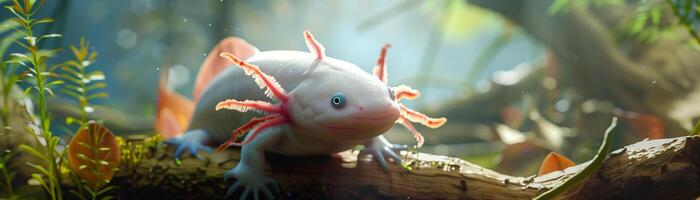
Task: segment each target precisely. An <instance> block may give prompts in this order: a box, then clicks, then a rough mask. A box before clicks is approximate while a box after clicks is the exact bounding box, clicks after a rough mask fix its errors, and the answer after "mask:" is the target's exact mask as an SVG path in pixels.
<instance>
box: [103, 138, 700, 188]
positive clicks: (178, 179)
mask: <svg viewBox="0 0 700 200" xmlns="http://www.w3.org/2000/svg"><path fill="white" fill-rule="evenodd" d="M172 150H173V149H172V148H171V147H154V148H151V149H147V151H146V152H145V153H146V155H147V158H145V159H143V160H142V161H141V162H140V163H138V164H137V165H135V166H132V167H130V168H123V169H122V170H121V171H120V172H119V173H118V174H117V175H116V176H115V178H114V179H113V180H112V182H111V184H112V185H116V186H118V187H119V191H117V194H119V196H121V197H123V198H125V199H134V198H138V199H145V198H147V197H157V198H178V199H182V198H223V197H224V195H225V194H226V189H227V188H228V186H230V185H231V184H232V180H229V182H224V179H223V174H224V173H225V172H226V170H228V169H231V168H232V167H233V166H235V164H236V163H237V161H238V158H239V154H238V153H239V152H238V149H235V148H232V149H230V150H226V151H225V152H220V153H214V154H211V155H204V154H201V155H200V156H202V159H201V160H200V159H197V158H191V157H188V158H184V159H183V160H182V161H181V163H180V164H179V165H178V164H177V163H176V162H175V161H174V160H173V157H172ZM699 151H700V137H697V136H696V137H679V138H670V139H659V140H648V141H641V142H638V143H635V144H632V145H629V146H626V147H624V148H622V149H618V150H616V151H614V152H612V153H611V154H610V156H609V157H608V158H607V159H606V161H605V163H604V165H603V166H602V167H601V168H600V169H599V171H598V172H597V173H596V174H594V175H592V176H589V177H588V179H587V180H585V181H584V182H583V183H581V184H580V185H578V186H577V187H575V188H574V189H572V190H569V191H568V192H567V193H565V194H564V195H563V198H565V199H611V198H625V199H690V198H696V197H698V196H700V178H699V177H700V171H699V170H698V167H699V164H700V152H699ZM401 153H402V155H403V157H404V160H405V161H406V163H407V164H408V166H410V167H411V168H412V169H411V170H407V169H406V168H404V167H402V166H398V165H391V166H390V168H389V172H384V171H382V169H381V168H380V167H379V166H378V165H377V164H376V163H375V162H373V161H372V160H371V157H369V156H366V157H365V156H363V157H360V158H359V159H356V156H357V152H356V151H347V152H343V153H340V154H338V155H337V156H315V157H286V156H280V155H273V154H267V158H268V161H269V163H270V164H269V166H268V167H267V173H268V175H269V176H271V177H274V178H275V179H276V180H278V181H279V184H280V189H281V192H278V193H277V194H276V195H277V197H278V198H283V199H285V198H286V199H308V198H311V197H313V198H314V199H531V198H533V197H535V196H536V195H538V194H540V193H542V192H544V191H546V190H549V189H551V188H553V187H556V186H557V185H558V184H560V183H561V182H563V181H564V180H566V179H567V178H569V177H571V176H573V175H574V174H576V173H577V172H579V171H580V170H581V169H583V168H584V167H585V165H586V164H587V163H584V164H580V165H577V166H575V167H571V168H568V169H566V170H564V171H557V172H553V173H549V174H545V175H543V176H539V177H537V176H531V177H513V176H508V175H503V174H500V173H497V172H494V171H491V170H489V169H485V168H482V167H479V166H477V165H474V164H471V163H469V162H466V161H464V160H461V159H458V158H452V157H447V156H439V155H431V154H426V153H415V152H405V151H404V152H401Z"/></svg>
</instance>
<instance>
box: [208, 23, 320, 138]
mask: <svg viewBox="0 0 700 200" xmlns="http://www.w3.org/2000/svg"><path fill="white" fill-rule="evenodd" d="M304 39H305V40H306V44H307V46H308V48H309V51H311V52H312V53H314V54H315V55H316V59H317V60H319V61H320V60H322V59H323V58H324V57H325V53H324V51H325V49H324V48H323V45H321V44H320V43H318V42H317V41H316V40H315V39H314V37H313V36H312V35H311V33H309V32H308V31H305V32H304ZM219 56H221V57H223V58H226V59H228V60H229V61H231V62H232V63H235V64H236V65H238V66H239V67H241V68H243V71H245V74H246V75H248V76H250V77H253V79H254V80H255V83H256V84H258V86H260V89H264V90H265V95H266V96H267V97H269V98H270V99H272V100H275V99H276V100H278V103H277V104H272V103H268V102H264V101H254V100H243V101H239V100H235V99H227V100H224V101H221V102H219V103H218V104H216V108H215V109H216V110H217V111H218V110H221V109H227V110H235V111H238V112H248V111H258V112H262V113H265V114H267V115H266V116H263V117H256V118H253V119H251V120H250V121H248V122H247V123H245V124H243V125H242V126H240V127H238V128H236V130H234V131H233V132H232V133H231V139H229V140H228V141H226V142H224V143H223V144H221V145H220V146H219V147H218V148H217V150H219V151H223V150H224V149H226V148H228V147H230V146H232V145H236V146H240V145H244V144H247V143H249V142H251V141H253V139H255V137H257V135H258V134H260V133H261V132H262V131H263V130H265V129H267V128H269V127H273V126H278V125H283V124H289V123H291V120H290V119H291V118H290V117H289V114H288V113H289V112H288V111H287V108H288V106H287V104H288V103H289V96H288V95H287V92H285V90H284V88H282V86H281V85H280V84H279V82H277V80H275V77H272V76H270V75H268V74H265V73H264V72H262V71H261V70H260V68H259V67H258V66H256V65H253V64H250V63H247V62H245V61H243V60H241V59H239V58H238V57H236V56H234V55H233V54H231V53H228V52H223V53H221V54H219ZM253 129H255V130H253ZM251 130H253V131H252V132H251V136H250V137H249V138H248V139H246V140H244V141H243V142H241V143H237V142H236V141H237V139H238V137H239V136H242V135H243V134H245V133H246V132H248V131H251Z"/></svg>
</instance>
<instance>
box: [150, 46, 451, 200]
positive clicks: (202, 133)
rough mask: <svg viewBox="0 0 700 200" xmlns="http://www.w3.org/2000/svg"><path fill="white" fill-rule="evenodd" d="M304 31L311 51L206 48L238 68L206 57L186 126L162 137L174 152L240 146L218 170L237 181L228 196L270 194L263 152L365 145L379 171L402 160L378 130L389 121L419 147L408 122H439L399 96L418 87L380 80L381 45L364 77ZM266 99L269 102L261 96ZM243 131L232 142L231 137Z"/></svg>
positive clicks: (409, 95) (328, 150) (326, 151)
mask: <svg viewBox="0 0 700 200" xmlns="http://www.w3.org/2000/svg"><path fill="white" fill-rule="evenodd" d="M304 37H305V39H306V43H307V46H308V47H309V51H310V52H300V51H264V52H260V51H258V50H257V49H255V47H252V46H251V45H249V44H247V43H245V42H244V41H242V40H240V39H237V40H233V41H231V40H229V43H230V44H220V45H219V46H222V45H223V46H226V45H228V46H233V48H232V49H233V50H234V51H237V52H233V54H231V53H229V52H225V50H224V48H218V49H217V48H215V49H214V50H213V51H212V53H214V54H217V53H219V54H220V56H221V57H218V59H221V58H225V59H227V60H228V61H230V62H231V63H229V64H235V65H236V66H238V67H225V66H221V65H222V63H221V61H205V65H204V66H203V69H200V76H199V77H198V80H197V85H196V86H195V95H194V99H195V101H196V106H195V108H194V112H193V114H192V116H191V120H190V122H189V126H188V129H187V130H188V131H187V132H186V133H185V134H183V135H180V136H177V137H173V138H170V139H169V140H168V142H169V143H172V144H175V145H176V146H177V150H176V152H175V156H176V157H177V158H179V157H180V156H181V154H182V153H183V152H185V151H186V150H187V151H189V152H190V153H191V154H193V155H196V152H197V151H198V150H200V149H203V150H207V151H211V147H208V146H206V145H205V143H207V142H214V143H217V144H221V145H220V146H219V149H225V148H227V147H229V146H231V145H237V146H242V149H241V160H240V162H239V163H238V164H237V165H236V166H235V167H234V168H233V169H231V170H229V171H228V172H227V173H226V174H225V178H227V179H228V178H230V177H233V178H236V180H237V181H236V182H235V184H234V185H233V186H231V187H230V188H229V190H228V193H227V195H230V194H232V193H234V192H235V191H236V190H237V189H239V188H245V190H244V192H243V196H242V199H243V198H246V197H247V196H248V195H254V196H255V197H256V199H257V197H258V195H259V194H258V193H262V194H263V195H265V197H267V198H269V199H272V198H273V196H272V194H271V192H270V191H269V190H268V189H267V187H266V185H267V184H270V183H272V182H274V180H273V179H272V178H269V177H265V175H264V166H265V156H264V151H269V152H273V153H277V154H282V155H289V156H302V155H322V154H332V153H338V152H342V151H346V150H348V149H352V148H354V147H355V146H357V145H365V148H364V150H363V151H362V152H361V154H371V155H373V157H374V158H375V160H376V161H377V162H378V163H379V164H380V165H381V166H382V167H383V168H384V169H385V170H386V168H387V164H386V160H387V159H389V160H393V161H394V162H396V163H401V162H402V161H401V158H400V157H399V156H398V155H397V154H396V153H395V152H394V150H393V147H394V146H393V145H392V144H390V143H389V142H388V141H387V140H386V139H385V138H384V137H383V136H382V134H383V133H384V132H386V131H387V130H389V129H390V128H392V127H393V125H394V123H399V124H402V125H404V126H405V127H406V128H408V129H409V131H411V132H412V133H413V134H414V136H415V137H416V140H417V141H418V146H420V145H422V143H423V137H422V136H421V135H420V133H419V132H418V131H416V129H415V128H414V127H413V125H412V124H411V122H419V123H421V124H423V125H426V126H428V127H432V128H436V127H439V126H441V125H442V124H443V123H445V121H446V119H445V118H430V117H427V116H425V115H423V114H421V113H419V112H416V111H414V110H411V109H409V108H407V107H406V106H404V105H403V104H401V103H400V102H399V100H401V99H403V98H407V99H413V98H416V97H418V95H419V93H418V91H416V90H413V89H411V88H410V87H407V86H403V85H402V86H399V87H389V86H388V85H387V74H386V64H385V56H386V51H387V48H389V46H388V45H385V46H384V47H383V48H382V50H381V53H380V57H379V59H378V61H377V65H376V66H375V68H374V75H370V74H368V73H366V72H364V71H363V70H361V69H360V68H359V67H358V66H356V65H354V64H352V63H349V62H346V61H342V60H338V59H334V58H330V57H327V56H325V52H324V51H325V50H324V48H323V46H322V45H321V44H320V43H318V42H317V41H316V40H315V39H314V37H313V36H312V35H311V34H310V33H309V32H304ZM217 51H219V52H217ZM239 57H240V58H239ZM212 59H214V58H212ZM242 59H245V61H244V60H242ZM206 63H209V64H206ZM202 74H205V75H202ZM206 74H208V75H206ZM248 76H250V77H248ZM202 77H204V78H210V77H213V78H211V79H204V78H202ZM251 77H252V78H253V80H251ZM285 88H288V89H291V90H289V91H287V90H285ZM261 89H262V90H263V91H261ZM200 94H201V95H200ZM266 98H270V99H273V100H275V103H268V102H265V101H263V100H264V99H266ZM173 109H177V108H173ZM225 110H235V111H238V112H231V111H225ZM249 111H257V112H249ZM261 113H262V114H263V115H261ZM164 119H165V118H164ZM232 131H233V133H231V132H232ZM245 133H248V134H247V135H246V136H245V138H244V139H243V141H242V142H238V140H237V139H238V136H241V135H243V134H245Z"/></svg>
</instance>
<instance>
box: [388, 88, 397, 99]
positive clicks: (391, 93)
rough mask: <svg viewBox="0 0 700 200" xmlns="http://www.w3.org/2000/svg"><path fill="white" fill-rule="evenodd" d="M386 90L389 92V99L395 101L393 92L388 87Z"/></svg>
mask: <svg viewBox="0 0 700 200" xmlns="http://www.w3.org/2000/svg"><path fill="white" fill-rule="evenodd" d="M387 90H389V98H391V99H396V94H395V93H394V90H392V89H391V88H390V87H387Z"/></svg>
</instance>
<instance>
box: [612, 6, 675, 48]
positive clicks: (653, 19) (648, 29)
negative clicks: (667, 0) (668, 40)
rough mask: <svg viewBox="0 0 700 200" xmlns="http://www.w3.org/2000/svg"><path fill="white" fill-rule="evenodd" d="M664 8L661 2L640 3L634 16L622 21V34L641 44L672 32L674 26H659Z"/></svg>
mask: <svg viewBox="0 0 700 200" xmlns="http://www.w3.org/2000/svg"><path fill="white" fill-rule="evenodd" d="M665 6H666V4H664V3H663V2H656V1H641V2H640V3H639V5H638V7H637V10H636V11H635V13H634V15H633V16H632V17H631V18H629V19H626V20H623V21H624V23H622V25H621V28H622V30H623V32H624V33H625V34H627V35H631V36H636V37H637V39H639V40H640V41H642V42H653V41H655V40H656V39H657V38H658V37H659V35H661V34H662V33H664V32H669V31H671V30H673V28H674V26H671V25H663V24H661V18H662V16H663V9H664V7H665Z"/></svg>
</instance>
